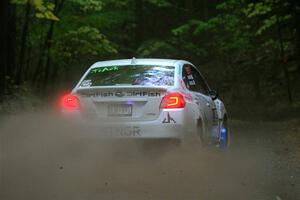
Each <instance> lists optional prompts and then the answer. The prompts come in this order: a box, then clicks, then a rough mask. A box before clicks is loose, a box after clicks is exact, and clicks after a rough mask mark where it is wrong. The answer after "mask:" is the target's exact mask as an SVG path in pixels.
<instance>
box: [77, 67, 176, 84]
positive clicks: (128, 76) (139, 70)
mask: <svg viewBox="0 0 300 200" xmlns="http://www.w3.org/2000/svg"><path fill="white" fill-rule="evenodd" d="M174 69H175V67H174V66H155V65H126V66H107V67H98V68H93V69H91V70H90V71H89V73H88V74H87V75H86V77H85V78H84V80H83V81H82V82H81V83H80V87H92V86H110V85H142V86H172V85H174Z"/></svg>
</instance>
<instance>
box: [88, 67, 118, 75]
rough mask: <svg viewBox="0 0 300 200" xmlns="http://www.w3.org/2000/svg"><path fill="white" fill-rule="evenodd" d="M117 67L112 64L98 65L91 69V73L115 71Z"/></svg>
mask: <svg viewBox="0 0 300 200" xmlns="http://www.w3.org/2000/svg"><path fill="white" fill-rule="evenodd" d="M118 69H119V67H118V66H112V67H98V68H95V69H92V70H91V72H90V73H91V74H96V73H103V72H111V71H117V70H118Z"/></svg>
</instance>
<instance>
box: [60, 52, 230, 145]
mask: <svg viewBox="0 0 300 200" xmlns="http://www.w3.org/2000/svg"><path fill="white" fill-rule="evenodd" d="M60 109H61V111H62V113H63V114H64V115H66V116H77V118H79V119H80V120H79V121H80V123H83V124H85V125H87V126H88V127H93V130H95V129H96V130H97V131H96V132H97V134H98V135H99V136H101V135H103V136H104V135H106V136H110V137H113V138H114V137H116V138H134V139H155V140H159V139H174V140H178V141H180V142H182V143H187V142H191V141H199V143H202V144H214V145H216V146H220V147H227V145H228V144H229V131H228V127H227V113H226V110H225V107H224V104H223V103H222V101H221V100H220V99H218V95H217V93H216V92H215V91H214V90H211V89H210V87H209V86H208V84H207V82H206V81H205V79H204V78H203V76H202V74H201V73H200V71H199V70H198V68H197V67H195V66H194V65H193V64H192V63H190V62H188V61H184V60H171V59H135V58H133V59H124V60H110V61H101V62H97V63H95V64H93V65H92V66H91V67H90V68H89V69H88V70H87V71H86V73H85V74H84V75H83V76H82V78H81V79H80V80H79V82H78V84H77V85H76V86H75V88H74V89H73V90H72V92H71V93H69V94H67V95H65V96H63V97H62V99H61V101H60Z"/></svg>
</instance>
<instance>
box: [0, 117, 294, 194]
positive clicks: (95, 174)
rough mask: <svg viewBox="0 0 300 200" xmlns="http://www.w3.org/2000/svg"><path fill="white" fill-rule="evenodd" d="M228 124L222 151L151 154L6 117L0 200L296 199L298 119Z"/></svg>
mask: <svg viewBox="0 0 300 200" xmlns="http://www.w3.org/2000/svg"><path fill="white" fill-rule="evenodd" d="M231 124H232V125H231V132H232V144H231V148H230V150H228V151H220V150H216V149H210V148H203V149H195V148H185V149H182V148H174V147H170V148H164V149H162V150H160V151H161V152H160V151H155V153H154V154H150V153H149V152H147V149H146V150H143V151H141V150H140V148H138V146H137V144H136V143H135V142H126V143H122V144H119V143H111V142H108V141H107V142H101V141H99V140H97V139H96V138H89V137H88V134H89V133H84V134H82V133H79V132H78V131H76V130H72V128H70V127H68V126H67V125H66V124H63V123H61V122H60V121H57V120H56V119H55V118H53V117H50V116H48V117H45V116H44V115H43V114H24V115H18V116H10V117H6V118H4V119H1V121H0V144H1V151H0V153H1V154H0V167H1V174H0V175H1V177H0V199H1V200H19V199H20V200H21V199H22V200H56V199H57V200H83V199H85V200H96V199H97V200H99V199H104V200H106V199H107V200H110V199H116V200H117V199H131V200H135V199H137V200H140V199H154V200H155V199H163V200H167V199H170V200H171V199H172V200H176V199H180V200H189V199H191V200H192V199H195V200H199V199H205V200H210V199H213V200H216V199H222V200H225V199H228V200H229V199H230V200H235V199H238V200H240V199H243V200H248V199H249V200H250V199H255V200H260V199H261V200H297V199H300V175H299V174H300V120H289V121H276V122H257V121H255V122H245V121H239V120H232V121H231ZM152 150H153V149H152Z"/></svg>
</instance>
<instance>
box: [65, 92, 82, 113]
mask: <svg viewBox="0 0 300 200" xmlns="http://www.w3.org/2000/svg"><path fill="white" fill-rule="evenodd" d="M60 107H61V109H63V110H79V109H80V103H79V99H78V98H77V97H76V96H74V95H71V94H67V95H65V96H63V97H62V99H61V102H60Z"/></svg>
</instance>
